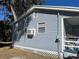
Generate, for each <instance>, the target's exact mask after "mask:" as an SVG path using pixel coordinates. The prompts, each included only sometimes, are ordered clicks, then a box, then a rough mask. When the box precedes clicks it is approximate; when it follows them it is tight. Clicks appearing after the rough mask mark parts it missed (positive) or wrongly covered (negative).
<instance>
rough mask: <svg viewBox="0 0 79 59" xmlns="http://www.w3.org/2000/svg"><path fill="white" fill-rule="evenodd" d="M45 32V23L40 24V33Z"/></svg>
mask: <svg viewBox="0 0 79 59" xmlns="http://www.w3.org/2000/svg"><path fill="white" fill-rule="evenodd" d="M44 32H45V22H42V23H38V33H44Z"/></svg>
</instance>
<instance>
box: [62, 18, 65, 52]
mask: <svg viewBox="0 0 79 59" xmlns="http://www.w3.org/2000/svg"><path fill="white" fill-rule="evenodd" d="M63 19H64V18H62V19H61V31H62V38H61V39H62V52H64V51H63V50H64V24H63Z"/></svg>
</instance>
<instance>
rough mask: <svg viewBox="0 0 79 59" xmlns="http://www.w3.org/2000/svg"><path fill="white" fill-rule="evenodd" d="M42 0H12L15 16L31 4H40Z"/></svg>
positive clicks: (19, 14)
mask: <svg viewBox="0 0 79 59" xmlns="http://www.w3.org/2000/svg"><path fill="white" fill-rule="evenodd" d="M41 4H43V0H14V2H13V6H14V10H15V12H16V15H17V17H19V16H21V15H22V13H24V12H25V11H27V10H28V9H29V8H30V7H31V6H33V5H41Z"/></svg>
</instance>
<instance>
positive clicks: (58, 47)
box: [55, 12, 60, 59]
mask: <svg viewBox="0 0 79 59" xmlns="http://www.w3.org/2000/svg"><path fill="white" fill-rule="evenodd" d="M59 36H60V19H59V12H58V13H57V36H56V40H55V43H57V52H58V58H57V59H60V37H59Z"/></svg>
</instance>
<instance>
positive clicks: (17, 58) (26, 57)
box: [0, 47, 53, 59]
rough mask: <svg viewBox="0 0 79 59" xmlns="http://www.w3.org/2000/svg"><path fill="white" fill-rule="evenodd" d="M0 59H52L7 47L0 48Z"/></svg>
mask: <svg viewBox="0 0 79 59" xmlns="http://www.w3.org/2000/svg"><path fill="white" fill-rule="evenodd" d="M0 59H53V58H50V57H47V56H41V55H37V54H34V53H31V52H26V51H23V50H20V49H15V48H12V49H10V48H9V47H2V48H0Z"/></svg>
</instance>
